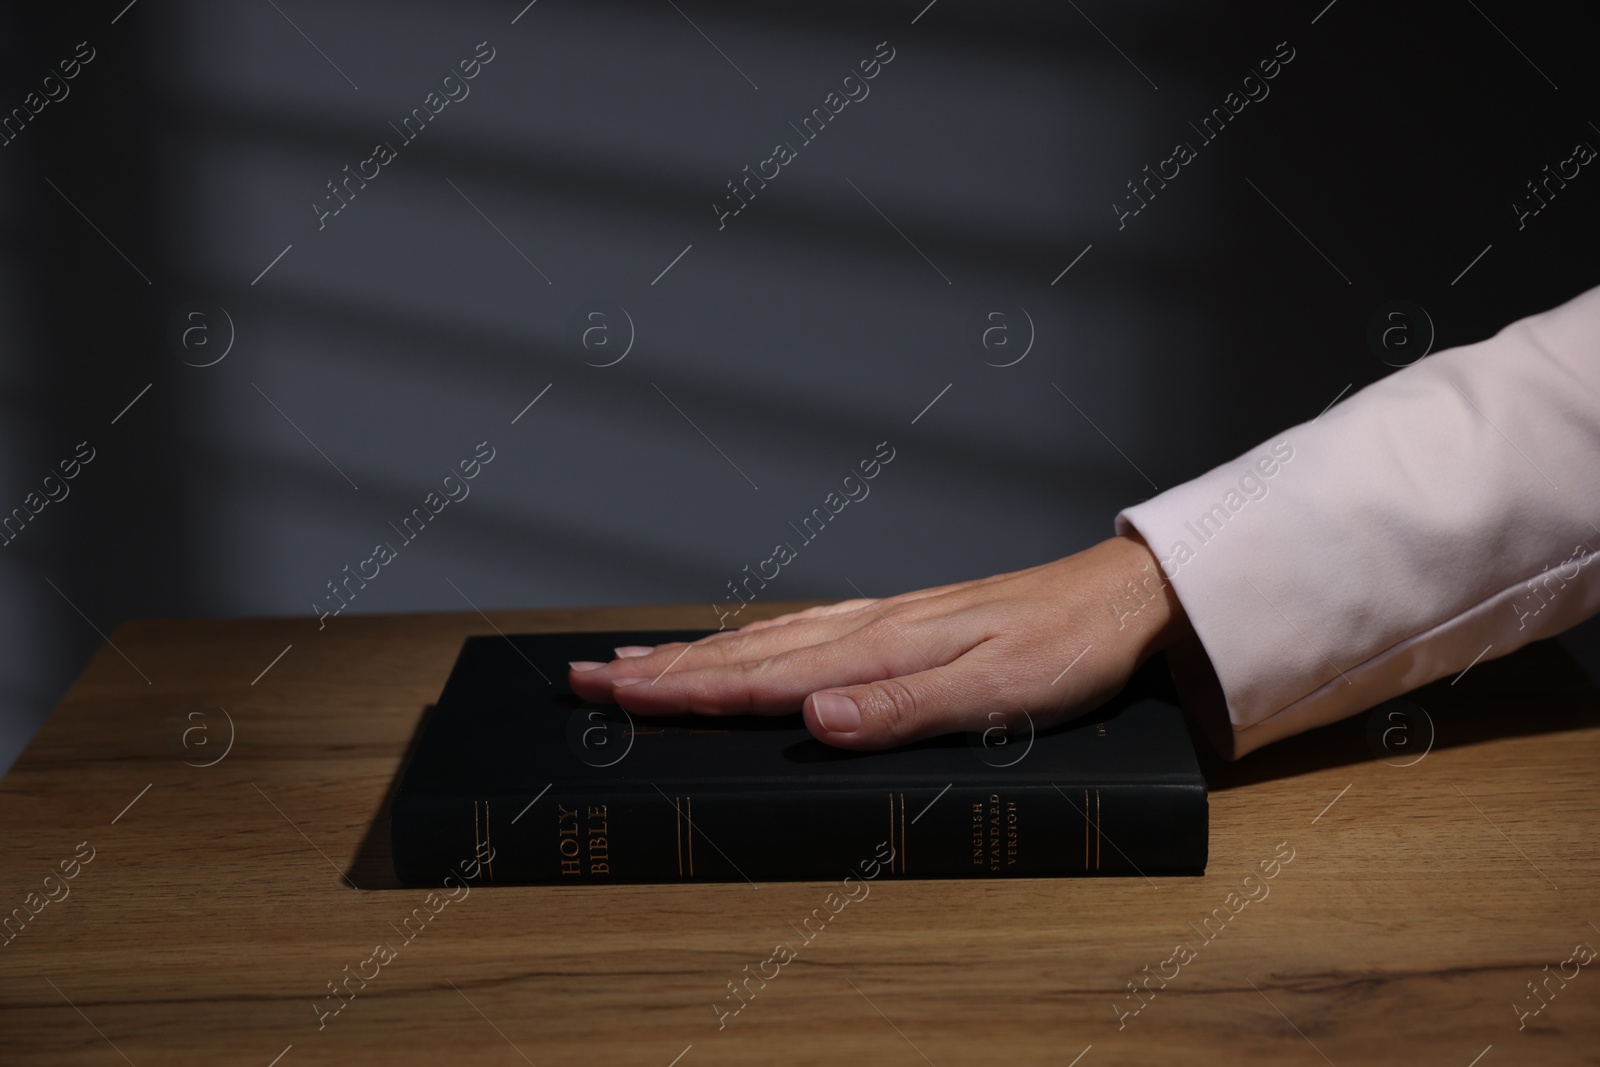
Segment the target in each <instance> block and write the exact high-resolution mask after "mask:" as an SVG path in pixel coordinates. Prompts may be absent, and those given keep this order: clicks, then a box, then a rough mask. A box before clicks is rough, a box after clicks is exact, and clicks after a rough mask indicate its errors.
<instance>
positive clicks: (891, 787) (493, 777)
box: [390, 631, 1208, 885]
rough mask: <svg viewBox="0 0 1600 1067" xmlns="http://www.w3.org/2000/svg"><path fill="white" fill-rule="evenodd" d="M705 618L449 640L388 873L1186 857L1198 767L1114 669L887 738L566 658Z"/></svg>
mask: <svg viewBox="0 0 1600 1067" xmlns="http://www.w3.org/2000/svg"><path fill="white" fill-rule="evenodd" d="M704 633H705V632H704V631H671V632H666V631H647V632H628V633H566V634H513V635H494V636H474V637H469V638H467V640H466V641H465V643H464V644H463V645H462V648H461V653H460V655H459V657H458V658H457V661H456V664H455V667H454V669H453V670H452V671H451V673H450V677H449V679H448V680H447V681H446V683H445V686H444V691H443V693H442V694H441V695H440V697H439V700H438V702H437V704H436V705H435V706H434V708H433V712H432V714H431V716H430V717H429V718H428V719H427V720H426V722H425V724H424V726H423V727H422V736H421V738H420V739H419V741H418V743H417V745H416V749H415V755H414V756H413V758H412V760H411V763H410V765H409V766H408V767H407V768H406V769H405V772H404V775H403V777H402V779H401V784H400V787H399V789H398V790H397V792H396V794H395V796H394V799H393V804H392V807H391V810H390V828H391V833H392V837H393V855H394V864H395V873H396V874H397V876H398V877H399V878H400V880H401V881H403V882H414V883H422V882H435V883H436V882H438V881H439V879H441V878H443V877H444V876H446V875H450V874H455V875H456V876H457V877H461V876H462V874H461V872H467V874H468V876H471V877H474V878H475V879H477V880H481V881H482V882H486V883H488V882H503V883H524V884H527V883H542V884H551V885H557V884H578V883H595V882H600V883H604V882H678V881H683V882H726V881H750V882H759V881H790V880H806V881H809V880H824V879H832V878H836V877H839V876H840V875H842V874H843V873H845V872H847V871H848V870H850V869H851V868H853V867H856V866H858V865H859V864H861V863H862V862H863V861H866V862H869V863H871V864H873V865H874V867H875V868H876V869H877V870H878V871H879V873H878V874H877V875H876V876H878V877H887V878H996V877H1001V878H1003V877H1019V876H1020V877H1060V876H1091V877H1093V876H1100V875H1135V876H1138V875H1144V876H1149V875H1152V874H1158V873H1159V874H1201V873H1203V872H1204V869H1205V864H1206V847H1207V837H1208V821H1207V802H1206V786H1205V780H1204V779H1203V778H1202V777H1201V774H1200V769H1199V765H1198V764H1197V762H1196V760H1195V754H1194V749H1193V747H1192V742H1191V740H1190V735H1189V732H1188V729H1187V727H1186V725H1185V723H1184V719H1183V713H1182V711H1181V710H1180V709H1179V708H1178V707H1176V706H1175V705H1174V704H1172V703H1170V702H1169V701H1167V700H1162V699H1157V698H1154V697H1150V696H1147V695H1143V694H1141V693H1140V692H1138V688H1139V687H1137V686H1130V687H1129V690H1128V691H1127V692H1125V693H1124V694H1123V696H1122V697H1120V698H1118V699H1117V700H1115V701H1113V702H1111V703H1110V704H1107V705H1105V706H1103V707H1102V708H1100V709H1097V710H1096V711H1093V712H1091V713H1089V714H1088V715H1086V716H1084V717H1083V718H1080V719H1077V720H1075V721H1073V722H1071V723H1069V724H1066V725H1064V726H1060V727H1057V728H1054V729H1052V730H1048V731H1044V730H1040V731H1034V730H1033V729H1032V728H1031V725H1030V724H1028V723H1027V722H1025V721H1024V722H1019V723H1016V724H1014V725H1010V726H1005V725H999V724H1001V723H1003V722H1004V721H1005V717H1004V716H1002V715H1001V714H999V712H998V710H997V712H996V713H995V714H994V715H993V716H992V717H993V719H994V721H995V722H996V724H997V725H996V726H995V727H993V728H991V729H989V730H987V731H984V732H982V733H973V734H958V735H951V736H947V737H940V738H933V739H930V740H927V741H922V742H919V743H916V744H912V745H907V746H905V747H902V748H898V749H893V750H890V751H886V752H847V751H844V750H842V749H836V748H833V747H831V746H828V745H825V744H823V743H822V742H820V741H817V740H816V739H815V738H813V737H812V736H811V734H810V733H809V732H808V731H807V730H806V728H805V726H804V724H803V723H802V722H801V720H800V716H799V714H798V711H797V713H796V714H795V715H790V716H781V717H771V716H737V717H708V716H689V717H675V718H655V717H648V718H647V717H642V716H631V717H630V716H629V715H628V714H627V713H626V712H624V711H623V710H622V709H621V708H619V707H616V706H615V705H610V704H590V703H587V702H585V701H582V700H580V699H578V698H577V697H576V696H574V695H573V693H572V691H571V689H570V688H569V687H568V686H567V684H566V676H567V662H568V661H569V660H602V661H603V660H607V659H610V658H611V649H612V648H614V647H616V646H618V645H631V644H643V645H655V644H662V643H664V642H667V641H687V640H694V639H696V638H698V637H701V636H704Z"/></svg>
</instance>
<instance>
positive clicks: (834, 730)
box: [801, 654, 995, 750]
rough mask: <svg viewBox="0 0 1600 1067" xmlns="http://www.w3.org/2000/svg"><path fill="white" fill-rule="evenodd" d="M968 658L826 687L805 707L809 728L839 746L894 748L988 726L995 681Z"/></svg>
mask: <svg viewBox="0 0 1600 1067" xmlns="http://www.w3.org/2000/svg"><path fill="white" fill-rule="evenodd" d="M982 673H983V672H982V671H981V670H980V669H979V668H978V667H977V666H976V665H975V663H974V660H973V657H972V656H971V655H970V654H969V655H966V656H962V657H960V658H958V659H956V660H955V661H954V662H952V663H948V664H945V665H944V666H939V667H932V668H930V669H928V670H925V671H918V672H917V673H915V674H907V675H902V676H901V677H898V678H885V679H883V680H882V681H877V682H868V683H866V684H864V685H849V686H840V687H839V688H836V689H823V690H820V691H818V692H815V693H812V694H811V695H810V696H808V697H806V699H805V703H804V705H803V706H802V709H801V710H802V711H803V712H804V715H805V722H806V728H807V729H809V730H810V731H811V733H812V735H813V736H815V737H816V738H817V740H819V741H822V742H825V743H826V744H830V745H834V746H835V747H838V748H849V749H862V750H868V749H880V748H894V747H896V746H898V745H904V744H908V743H910V742H912V741H918V740H921V739H922V738H924V737H933V736H936V735H938V734H947V733H953V732H955V731H958V730H967V729H977V728H981V727H982V726H984V725H987V723H986V722H985V721H984V719H983V712H982V709H983V708H985V707H987V706H990V705H991V704H992V703H993V701H994V698H995V692H994V690H995V686H994V685H993V682H992V680H988V681H987V682H986V680H985V679H984V678H983V677H981V675H982Z"/></svg>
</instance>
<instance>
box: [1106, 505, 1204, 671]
mask: <svg viewBox="0 0 1600 1067" xmlns="http://www.w3.org/2000/svg"><path fill="white" fill-rule="evenodd" d="M1102 546H1103V547H1105V548H1106V549H1107V551H1108V552H1110V553H1112V554H1113V558H1114V559H1115V560H1116V561H1117V562H1116V565H1115V567H1114V569H1113V574H1114V578H1113V581H1114V584H1115V588H1114V590H1113V592H1112V614H1113V616H1114V617H1115V620H1116V621H1115V626H1116V628H1117V630H1118V632H1119V635H1120V636H1122V637H1123V638H1124V639H1126V640H1127V641H1128V643H1129V646H1130V647H1131V648H1133V649H1134V650H1135V654H1136V655H1137V657H1138V662H1140V663H1142V662H1144V661H1145V660H1146V659H1148V658H1149V657H1150V656H1152V655H1154V654H1155V653H1157V652H1160V651H1161V650H1162V649H1164V648H1166V647H1167V646H1169V645H1171V644H1173V643H1174V642H1176V641H1178V640H1180V639H1181V638H1182V637H1183V636H1184V635H1185V634H1187V633H1188V632H1189V631H1190V628H1189V617H1188V615H1187V614H1186V613H1185V612H1184V610H1183V604H1182V602H1181V601H1179V600H1178V595H1177V592H1176V591H1175V590H1174V589H1173V587H1172V582H1171V581H1169V580H1168V579H1167V576H1166V574H1165V573H1164V572H1163V571H1162V569H1161V563H1160V561H1159V560H1158V559H1157V558H1156V555H1155V553H1154V552H1152V551H1151V550H1150V546H1148V545H1147V544H1145V542H1144V539H1143V538H1141V537H1140V536H1139V535H1138V534H1137V533H1131V534H1119V535H1117V536H1116V537H1112V538H1109V539H1107V540H1106V541H1104V542H1102Z"/></svg>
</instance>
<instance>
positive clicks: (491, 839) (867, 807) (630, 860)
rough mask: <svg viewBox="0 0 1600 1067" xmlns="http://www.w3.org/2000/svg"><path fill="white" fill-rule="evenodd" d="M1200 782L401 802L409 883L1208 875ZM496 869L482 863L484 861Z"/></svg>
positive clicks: (560, 794)
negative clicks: (865, 869)
mask: <svg viewBox="0 0 1600 1067" xmlns="http://www.w3.org/2000/svg"><path fill="white" fill-rule="evenodd" d="M1207 817H1208V816H1207V802H1206V794H1205V790H1204V789H1203V788H1202V787H1200V786H1198V785H1176V784H1174V785H1167V784H1148V783H1147V784H1139V785H1131V784H1127V783H1118V784H1110V785H1094V784H1084V783H1077V784H1068V783H1057V784H1051V783H1038V782H1006V783H996V784H994V785H993V786H992V787H978V786H972V785H968V784H959V785H954V784H953V785H949V786H939V785H931V786H930V785H918V786H906V787H903V788H899V789H888V788H881V789H875V788H870V787H858V788H838V787H830V788H828V789H826V790H817V789H804V788H783V787H781V786H779V787H774V788H769V789H759V788H748V789H718V790H703V789H697V788H695V787H694V786H693V785H692V784H689V783H678V784H670V783H664V784H662V785H661V786H660V787H659V788H656V787H650V788H647V789H640V788H637V787H636V786H630V787H626V788H622V787H619V788H615V789H610V790H604V791H594V790H587V791H582V792H577V791H565V792H564V791H562V790H561V788H560V786H559V785H558V786H555V787H553V788H550V789H548V790H547V791H546V792H545V793H543V794H540V795H538V796H535V795H533V794H526V795H499V796H492V797H468V796H463V797H430V796H402V797H397V798H396V800H395V802H394V805H393V807H392V809H391V812H390V830H391V838H392V843H393V853H394V863H395V872H396V874H397V875H398V876H399V878H400V880H401V881H404V882H415V883H421V882H436V881H438V880H439V879H440V878H442V877H444V876H445V875H447V874H455V875H456V876H457V877H461V872H462V871H464V870H468V869H469V866H470V868H471V869H472V870H473V871H474V872H475V873H477V875H478V880H481V881H484V882H505V883H515V884H542V885H564V884H578V883H596V882H600V883H604V882H618V883H627V882H649V883H664V882H739V881H749V882H752V883H754V882H761V881H812V880H818V881H820V880H825V879H832V878H838V877H842V876H843V875H845V874H848V873H851V872H852V871H856V870H859V869H860V868H861V866H862V865H863V864H866V863H878V864H881V871H880V873H879V874H878V875H874V877H888V878H1004V877H1070V876H1088V877H1094V876H1100V875H1133V876H1135V877H1137V876H1140V875H1143V876H1147V877H1148V876H1151V875H1155V874H1199V873H1202V872H1203V871H1204V869H1205V864H1206V843H1207V838H1208V828H1207ZM480 859H481V861H482V862H481V863H479V862H477V861H478V860H480Z"/></svg>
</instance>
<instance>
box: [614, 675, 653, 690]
mask: <svg viewBox="0 0 1600 1067" xmlns="http://www.w3.org/2000/svg"><path fill="white" fill-rule="evenodd" d="M649 680H650V679H648V678H643V677H641V678H618V679H616V680H615V681H613V682H612V683H611V688H613V689H621V688H622V687H623V686H625V685H638V684H639V683H640V682H648V681H649Z"/></svg>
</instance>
